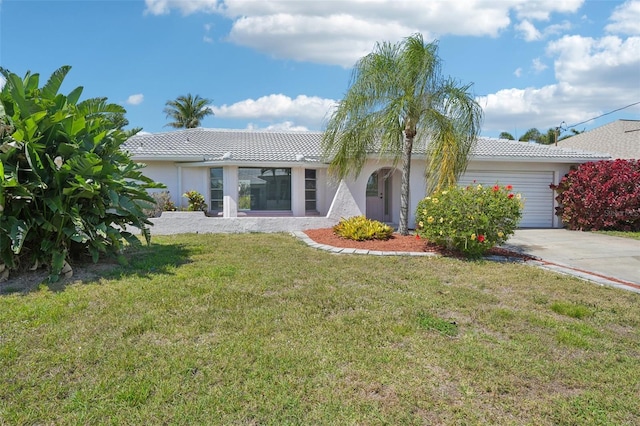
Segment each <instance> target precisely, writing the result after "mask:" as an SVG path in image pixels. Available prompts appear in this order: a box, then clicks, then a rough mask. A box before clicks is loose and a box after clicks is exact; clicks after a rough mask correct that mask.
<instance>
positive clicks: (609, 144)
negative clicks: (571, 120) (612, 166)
mask: <svg viewBox="0 0 640 426" xmlns="http://www.w3.org/2000/svg"><path fill="white" fill-rule="evenodd" d="M558 146H559V147H563V148H577V149H584V150H588V151H601V152H607V153H609V154H610V155H611V157H612V158H628V159H635V160H638V159H640V120H617V121H613V122H611V123H609V124H605V125H604V126H600V127H598V128H595V129H593V130H589V131H588V132H584V133H580V134H578V135H575V136H571V137H570V138H567V139H563V140H561V141H558Z"/></svg>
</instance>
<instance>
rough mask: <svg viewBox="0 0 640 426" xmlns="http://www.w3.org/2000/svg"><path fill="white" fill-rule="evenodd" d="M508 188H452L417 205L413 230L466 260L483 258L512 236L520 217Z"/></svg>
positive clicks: (516, 197) (514, 196)
mask: <svg viewBox="0 0 640 426" xmlns="http://www.w3.org/2000/svg"><path fill="white" fill-rule="evenodd" d="M512 190H513V188H512V187H511V185H507V186H500V185H494V186H492V187H483V186H482V185H477V186H467V187H466V188H463V187H457V186H456V187H452V188H449V189H448V190H445V191H442V192H441V193H439V194H437V195H433V196H431V197H427V198H425V199H424V200H421V201H420V202H419V203H418V209H417V212H416V221H417V222H418V223H417V226H416V230H417V232H418V235H420V237H423V238H426V239H427V240H428V241H430V242H433V243H435V244H438V245H440V246H443V247H446V248H448V249H450V250H456V251H459V252H461V253H463V254H464V255H466V256H467V257H479V256H482V254H484V253H485V252H486V251H487V250H489V249H490V248H492V247H494V246H495V245H498V244H502V243H504V242H505V241H506V240H507V239H508V238H509V236H511V235H512V234H513V233H514V231H515V229H516V227H517V226H518V222H519V221H520V219H521V217H522V201H521V199H520V194H515V193H514V192H512Z"/></svg>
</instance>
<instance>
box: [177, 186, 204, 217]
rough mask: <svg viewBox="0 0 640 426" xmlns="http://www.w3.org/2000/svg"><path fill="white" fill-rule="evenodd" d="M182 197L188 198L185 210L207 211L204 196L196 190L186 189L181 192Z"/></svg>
mask: <svg viewBox="0 0 640 426" xmlns="http://www.w3.org/2000/svg"><path fill="white" fill-rule="evenodd" d="M182 196H183V197H186V198H187V200H189V206H188V207H187V210H189V211H190V212H206V211H207V203H206V202H205V200H204V196H203V195H202V194H201V193H199V192H198V191H193V190H191V191H188V192H185V193H184V194H182Z"/></svg>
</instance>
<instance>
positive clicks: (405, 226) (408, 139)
mask: <svg viewBox="0 0 640 426" xmlns="http://www.w3.org/2000/svg"><path fill="white" fill-rule="evenodd" d="M414 136H415V132H411V131H405V135H404V144H403V147H402V183H401V187H400V223H398V233H399V234H400V235H408V234H409V178H410V177H411V151H412V150H413V138H414Z"/></svg>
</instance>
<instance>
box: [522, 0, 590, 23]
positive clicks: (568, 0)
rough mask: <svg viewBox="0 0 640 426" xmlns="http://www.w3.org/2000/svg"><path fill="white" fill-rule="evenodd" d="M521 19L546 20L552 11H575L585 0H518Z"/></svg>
mask: <svg viewBox="0 0 640 426" xmlns="http://www.w3.org/2000/svg"><path fill="white" fill-rule="evenodd" d="M516 3H517V4H516V5H515V10H516V15H517V17H518V18H519V19H536V20H539V21H546V20H548V19H549V17H550V15H551V14H552V13H573V12H576V11H577V10H578V9H580V6H582V3H584V0H535V1H530V0H523V1H521V2H516Z"/></svg>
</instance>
